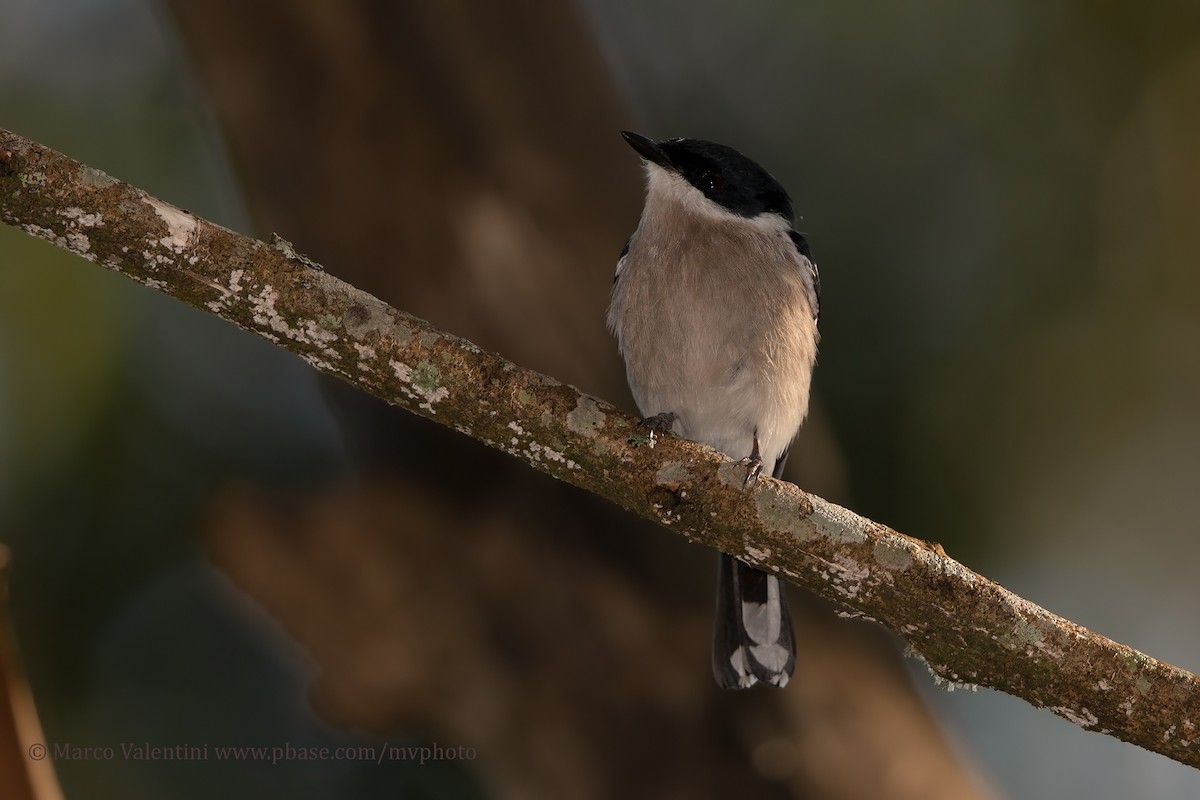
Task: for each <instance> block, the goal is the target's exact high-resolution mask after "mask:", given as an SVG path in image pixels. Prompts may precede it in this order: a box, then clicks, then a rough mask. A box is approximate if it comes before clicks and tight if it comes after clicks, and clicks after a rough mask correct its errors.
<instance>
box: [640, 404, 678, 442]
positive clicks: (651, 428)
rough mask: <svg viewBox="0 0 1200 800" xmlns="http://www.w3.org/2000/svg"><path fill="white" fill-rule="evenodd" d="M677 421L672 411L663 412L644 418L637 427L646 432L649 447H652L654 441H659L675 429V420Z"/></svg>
mask: <svg viewBox="0 0 1200 800" xmlns="http://www.w3.org/2000/svg"><path fill="white" fill-rule="evenodd" d="M676 419H678V417H677V416H676V414H675V412H674V411H664V412H662V413H661V414H655V415H654V416H652V417H646V418H645V419H643V420H642V421H641V422H639V423H638V427H639V428H642V429H643V430H645V431H646V433H647V435H648V436H649V437H650V446H651V447H654V440H655V439H661V438H662V437H663V436H666V435H667V434H668V433H670V432H671V429H672V428H673V427H675V420H676Z"/></svg>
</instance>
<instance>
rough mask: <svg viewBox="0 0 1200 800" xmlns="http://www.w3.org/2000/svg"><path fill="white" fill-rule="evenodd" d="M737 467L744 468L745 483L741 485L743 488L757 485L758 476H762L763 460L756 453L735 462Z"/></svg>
mask: <svg viewBox="0 0 1200 800" xmlns="http://www.w3.org/2000/svg"><path fill="white" fill-rule="evenodd" d="M737 465H738V466H739V467H745V468H746V481H745V483H743V484H742V485H743V486H753V485H754V484H756V483H758V479H759V476H761V475H762V471H763V460H762V457H761V456H759V454H758V453H757V452H754V453H751V454H750V455H748V456H746V457H745V458H743V459H742V460H741V461H739V462H737Z"/></svg>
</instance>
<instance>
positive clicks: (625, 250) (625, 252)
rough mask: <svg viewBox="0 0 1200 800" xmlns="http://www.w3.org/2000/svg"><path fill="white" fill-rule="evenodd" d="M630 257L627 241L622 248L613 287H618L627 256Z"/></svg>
mask: <svg viewBox="0 0 1200 800" xmlns="http://www.w3.org/2000/svg"><path fill="white" fill-rule="evenodd" d="M627 255H629V240H628V239H626V240H625V246H624V247H622V248H621V255H620V256H619V257H618V258H617V272H616V274H614V275H613V286H616V285H617V280H618V279H619V278H620V277H621V267H623V266H625V256H627Z"/></svg>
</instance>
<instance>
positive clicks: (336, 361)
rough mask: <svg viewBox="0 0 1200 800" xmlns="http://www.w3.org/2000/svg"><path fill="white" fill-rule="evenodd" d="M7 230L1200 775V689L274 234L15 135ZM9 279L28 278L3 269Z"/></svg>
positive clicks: (967, 673) (955, 678) (2, 211)
mask: <svg viewBox="0 0 1200 800" xmlns="http://www.w3.org/2000/svg"><path fill="white" fill-rule="evenodd" d="M0 219H2V220H3V221H4V222H5V223H7V224H9V225H13V226H16V227H19V228H21V229H22V230H24V231H25V232H26V233H28V234H30V235H31V236H36V237H38V238H41V239H45V240H47V241H49V242H51V243H53V244H55V245H57V246H59V247H62V248H64V249H66V250H69V251H71V252H73V253H75V254H76V255H79V256H81V257H82V258H85V259H87V260H89V261H91V262H93V263H96V264H100V265H102V266H105V267H108V268H109V269H112V270H115V271H117V272H120V273H122V274H124V275H126V276H128V277H130V278H133V279H134V280H136V281H139V282H140V283H143V284H145V285H147V286H150V287H151V288H154V289H157V290H158V291H161V292H163V293H164V294H167V295H170V296H171V297H174V298H176V299H178V300H181V301H183V302H185V303H188V304H189V305H192V306H195V307H196V308H199V309H201V310H204V311H207V312H209V313H211V314H214V315H216V316H219V317H221V318H222V319H225V320H227V321H229V322H231V323H233V324H235V325H238V326H239V327H241V328H244V329H246V330H248V331H251V332H254V333H257V334H258V335H260V336H262V337H264V338H266V339H269V340H271V341H272V342H275V343H276V344H278V345H279V346H280V347H283V348H285V349H287V350H289V351H290V352H292V353H295V354H296V355H298V356H300V357H301V358H303V359H304V360H306V361H307V362H308V363H309V364H311V365H312V366H313V367H315V368H316V369H319V370H321V371H322V372H325V373H327V374H330V375H334V376H336V377H338V378H341V379H342V380H345V381H347V382H348V383H350V384H352V385H354V386H356V387H358V388H359V389H361V390H363V391H365V392H369V393H371V394H373V395H375V396H377V397H380V398H382V399H384V400H386V401H387V402H389V403H391V404H393V405H396V406H400V407H402V408H404V409H406V410H408V411H411V412H412V413H414V414H419V415H421V416H423V417H427V418H429V419H432V420H434V421H436V422H439V423H441V424H443V425H447V426H450V427H452V428H454V429H456V430H458V431H460V432H461V433H463V434H465V435H467V436H471V437H472V438H475V439H477V440H479V441H480V442H483V443H484V444H487V445H489V446H491V447H495V448H498V449H500V450H503V451H505V452H506V453H509V454H511V455H512V456H514V457H516V458H518V459H520V460H522V461H524V462H525V463H527V464H528V465H530V466H531V467H533V468H535V469H538V470H541V471H542V472H545V473H548V474H550V475H552V476H554V477H556V478H559V479H560V480H563V481H566V482H568V483H572V484H574V485H576V486H579V487H581V488H583V489H586V490H588V491H590V492H593V493H595V494H598V495H600V496H602V497H605V498H607V499H609V500H611V501H612V502H614V503H616V504H618V505H620V506H621V507H623V508H625V509H628V510H629V511H632V512H633V513H636V514H640V515H641V516H643V517H646V518H648V519H651V520H654V521H655V522H657V523H659V524H660V525H662V526H664V527H666V528H669V529H671V530H673V531H675V532H677V533H679V534H681V535H682V536H684V537H686V538H687V539H688V540H689V541H692V542H695V543H698V544H704V545H707V546H709V547H714V548H717V549H720V550H722V551H724V552H727V553H732V554H734V555H736V556H738V557H740V558H742V559H743V560H745V561H747V562H748V563H751V564H754V565H755V566H758V567H760V568H762V569H766V570H771V571H774V572H777V573H780V574H782V575H785V576H787V577H788V578H789V579H790V580H791V581H792V582H793V583H795V584H797V585H799V586H803V587H804V588H806V589H809V590H811V591H813V592H816V593H817V594H819V595H821V596H823V597H825V598H828V599H830V600H832V601H834V602H835V603H837V604H838V605H839V606H840V607H841V608H842V609H844V611H845V613H847V614H851V615H855V616H860V617H866V618H869V619H872V620H875V621H877V622H879V623H881V624H883V625H886V626H887V627H888V628H890V629H891V630H893V631H895V632H896V633H897V634H898V635H899V636H901V637H903V638H904V639H905V641H906V642H908V645H909V647H910V648H911V650H912V651H913V653H915V654H917V655H919V656H920V657H921V658H923V659H924V660H925V662H926V663H927V664H928V665H929V668H930V670H931V671H932V672H933V673H934V675H935V676H937V677H938V678H939V679H940V680H941V681H943V682H948V683H950V684H954V685H957V684H970V685H980V686H987V687H991V688H995V689H999V690H1001V691H1005V692H1008V693H1010V694H1013V695H1016V696H1017V697H1021V698H1024V699H1025V700H1027V701H1029V702H1030V703H1032V704H1034V705H1036V706H1039V707H1043V708H1048V709H1050V710H1051V711H1053V712H1054V713H1056V714H1058V715H1059V716H1061V717H1064V718H1065V719H1068V720H1070V721H1072V722H1074V723H1075V724H1077V725H1079V726H1080V727H1083V728H1086V729H1088V730H1092V731H1097V732H1099V733H1105V734H1108V735H1111V736H1115V737H1117V738H1119V739H1122V740H1124V741H1127V742H1132V743H1134V744H1137V745H1140V746H1142V747H1144V748H1146V749H1148V750H1152V751H1154V752H1157V753H1161V754H1163V755H1166V756H1168V757H1170V758H1173V759H1175V760H1176V761H1180V762H1182V763H1184V764H1189V765H1192V766H1200V730H1197V725H1198V724H1200V680H1198V679H1197V677H1196V676H1195V675H1193V674H1191V673H1189V672H1186V671H1184V670H1182V669H1179V668H1177V667H1173V666H1171V665H1169V664H1166V663H1163V662H1161V661H1157V660H1155V659H1153V658H1151V657H1149V656H1147V655H1145V654H1143V653H1140V652H1138V651H1136V650H1133V649H1132V648H1129V647H1126V646H1124V645H1121V644H1118V643H1116V642H1113V641H1111V640H1110V639H1107V638H1105V637H1103V636H1100V635H1099V634H1096V633H1093V632H1092V631H1089V630H1087V629H1085V628H1083V627H1081V626H1079V625H1076V624H1074V623H1072V622H1070V621H1068V620H1065V619H1063V618H1061V617H1058V616H1056V615H1054V614H1051V613H1050V612H1049V611H1046V610H1045V609H1043V608H1040V607H1038V606H1036V605H1034V604H1033V603H1030V602H1029V601H1027V600H1024V599H1022V598H1020V597H1018V596H1016V595H1014V594H1013V593H1012V592H1009V591H1008V590H1006V589H1004V588H1003V587H1002V586H999V585H998V584H996V583H994V582H992V581H989V580H987V579H986V578H984V577H982V576H980V575H977V574H976V573H974V572H972V571H971V570H969V569H967V568H966V567H964V566H963V565H962V564H960V563H958V562H957V561H955V560H953V559H951V558H949V557H948V556H947V555H946V554H945V553H944V552H943V551H942V550H941V548H940V547H938V546H936V545H930V544H927V543H925V542H922V541H920V540H918V539H913V538H910V537H908V536H904V535H903V534H900V533H897V532H896V531H893V530H891V529H890V528H888V527H886V526H884V525H880V524H878V523H875V522H872V521H870V520H868V519H866V518H864V517H861V516H859V515H857V514H855V513H854V512H852V511H849V510H847V509H845V508H841V507H839V506H836V505H834V504H832V503H829V502H827V501H825V500H822V499H821V498H819V497H816V496H815V495H810V494H806V493H805V492H802V491H801V490H799V489H798V488H796V487H795V486H792V485H791V484H788V483H784V482H781V481H777V480H773V479H769V478H767V479H763V480H761V481H760V482H759V483H758V484H757V485H755V486H754V487H752V488H750V489H746V488H745V487H744V486H743V478H744V471H742V470H741V468H739V467H737V466H735V465H734V464H733V463H732V462H731V461H730V460H729V459H727V458H725V457H723V456H721V455H720V454H718V453H716V452H714V451H713V450H711V449H709V448H707V447H704V446H703V445H699V444H696V443H694V442H687V441H683V440H680V439H674V438H669V437H668V438H665V439H658V440H657V441H656V442H655V444H654V446H653V447H650V446H648V445H649V442H648V440H646V438H645V437H643V436H641V435H640V434H639V433H638V431H637V429H636V422H637V420H636V419H635V418H633V417H631V416H629V415H627V414H625V413H622V412H621V411H619V410H618V409H616V408H614V407H613V406H611V405H609V404H608V403H605V402H604V401H603V400H599V399H596V398H594V397H590V396H588V395H586V394H584V393H582V392H580V391H579V390H577V389H575V388H574V387H571V386H566V385H563V384H561V383H560V382H559V381H557V380H555V379H553V378H551V377H548V376H546V375H541V374H539V373H537V372H534V371H532V370H528V369H524V368H522V367H519V366H517V365H515V364H513V363H511V362H509V361H507V360H505V359H504V358H502V357H501V356H499V355H496V354H494V353H488V352H484V351H482V350H481V349H480V348H479V347H476V346H475V345H474V344H472V343H470V342H468V341H466V340H464V339H460V338H458V337H456V336H454V335H452V334H449V333H445V332H442V331H439V330H436V329H435V328H433V327H432V326H431V325H429V324H428V323H427V322H425V321H423V320H420V319H417V318H416V317H413V316H411V315H409V314H406V313H404V312H403V311H399V310H397V309H394V308H392V307H391V306H389V305H387V304H386V303H384V302H382V301H380V300H379V299H377V298H375V297H372V296H371V295H369V294H367V293H366V292H363V291H361V290H359V289H356V288H355V287H353V286H351V285H349V284H347V283H345V282H344V281H341V280H338V279H337V278H335V277H334V276H332V275H330V274H329V273H327V272H325V271H324V270H323V269H321V268H320V267H319V265H315V264H314V263H313V262H312V261H311V260H309V259H307V258H305V257H304V256H303V255H301V254H299V253H297V252H296V251H295V249H294V248H293V247H291V245H290V244H288V243H287V242H286V241H284V240H282V239H278V238H277V239H276V241H275V242H274V243H273V244H267V243H264V242H260V241H257V240H254V239H252V238H250V237H247V236H243V235H241V234H238V233H235V232H233V231H230V230H227V229H225V228H222V227H221V226H219V225H215V224H213V223H211V222H208V221H207V220H204V219H201V218H199V217H197V216H195V215H193V214H191V213H189V212H187V211H185V210H183V209H180V208H177V207H175V206H173V205H171V204H169V203H166V202H164V201H162V200H159V199H157V198H154V197H151V196H150V195H148V194H147V193H146V192H144V191H142V190H141V189H138V188H136V187H133V186H130V185H128V184H126V183H122V182H121V181H118V180H115V179H114V178H111V177H109V176H108V175H105V174H104V173H103V172H100V171H99V170H96V169H93V168H92V167H88V166H85V165H83V164H80V163H78V162H76V161H73V160H71V159H69V158H67V157H66V156H63V155H62V154H60V153H57V152H55V151H53V150H50V149H49V148H46V147H43V146H41V145H39V144H36V143H34V142H31V141H29V140H27V139H24V138H22V137H20V136H17V135H16V134H13V133H10V132H8V131H4V130H2V129H0ZM2 259H3V254H0V264H3V267H0V268H3V269H19V268H20V267H19V266H18V265H15V264H12V263H7V262H4V261H3V260H2Z"/></svg>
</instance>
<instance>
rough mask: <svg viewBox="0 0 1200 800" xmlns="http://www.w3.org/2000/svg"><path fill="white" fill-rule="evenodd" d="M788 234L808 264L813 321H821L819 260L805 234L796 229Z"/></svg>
mask: <svg viewBox="0 0 1200 800" xmlns="http://www.w3.org/2000/svg"><path fill="white" fill-rule="evenodd" d="M788 236H791V237H792V244H794V245H796V249H797V250H798V251H800V255H802V256H804V260H805V262H806V263H807V265H808V274H809V275H810V276H812V290H813V296H812V301H813V304H812V307H813V321H815V322H820V320H821V273H820V272H818V271H817V262H816V261H815V260H814V259H813V254H812V250H810V249H809V247H808V240H807V239H805V238H804V234H802V233H797V232H796V231H788Z"/></svg>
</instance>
